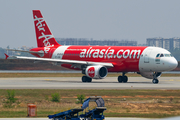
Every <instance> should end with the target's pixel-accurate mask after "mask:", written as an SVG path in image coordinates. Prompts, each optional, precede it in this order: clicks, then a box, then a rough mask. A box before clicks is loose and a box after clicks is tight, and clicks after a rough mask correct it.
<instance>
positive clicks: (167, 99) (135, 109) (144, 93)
mask: <svg viewBox="0 0 180 120" xmlns="http://www.w3.org/2000/svg"><path fill="white" fill-rule="evenodd" d="M14 92H15V98H17V99H18V100H17V102H18V103H19V104H14V106H15V107H14V108H4V107H3V104H4V103H3V101H4V100H5V98H6V95H7V90H2V89H1V90H0V117H1V118H3V117H26V116H27V103H35V104H36V105H37V117H47V115H50V114H54V113H58V112H61V111H64V110H68V109H72V108H80V106H81V104H76V102H77V95H78V94H79V95H80V94H83V95H85V96H86V98H87V97H89V96H94V95H97V96H102V97H103V99H104V101H105V106H106V107H107V110H106V111H105V112H104V114H105V116H106V117H145V118H164V117H170V116H178V115H180V96H179V93H180V90H84V89H83V90H81V89H72V90H53V89H42V90H41V89H33V90H31V89H23V90H14ZM54 93H58V94H60V96H61V98H60V102H52V101H51V98H52V96H51V95H52V94H54ZM124 98H125V100H124ZM172 98H173V99H172ZM159 101H160V102H159ZM95 105H96V104H95V103H90V108H93V107H95Z"/></svg>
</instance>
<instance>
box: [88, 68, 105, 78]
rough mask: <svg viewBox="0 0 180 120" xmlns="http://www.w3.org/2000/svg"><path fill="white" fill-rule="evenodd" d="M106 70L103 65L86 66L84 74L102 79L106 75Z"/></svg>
mask: <svg viewBox="0 0 180 120" xmlns="http://www.w3.org/2000/svg"><path fill="white" fill-rule="evenodd" d="M107 73H108V70H107V68H106V67H104V66H99V65H98V66H88V67H87V68H86V70H85V74H86V76H88V77H90V78H93V79H103V78H105V77H106V76H107Z"/></svg>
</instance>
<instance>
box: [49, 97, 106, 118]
mask: <svg viewBox="0 0 180 120" xmlns="http://www.w3.org/2000/svg"><path fill="white" fill-rule="evenodd" d="M89 102H96V104H97V107H95V108H94V109H91V110H90V109H89ZM86 108H88V111H87V112H86ZM83 110H84V111H85V113H82V114H81V115H79V114H80V112H82V111H83ZM105 110H106V107H104V100H103V99H102V98H101V97H100V96H91V97H89V98H88V99H86V100H85V101H84V103H83V105H82V107H81V108H79V109H70V110H67V111H63V112H60V113H57V114H54V115H49V116H48V117H49V119H54V120H104V119H105V117H104V115H103V112H104V111H105Z"/></svg>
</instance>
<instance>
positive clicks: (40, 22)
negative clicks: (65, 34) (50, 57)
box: [34, 15, 54, 47]
mask: <svg viewBox="0 0 180 120" xmlns="http://www.w3.org/2000/svg"><path fill="white" fill-rule="evenodd" d="M34 17H35V18H34V21H37V23H36V27H37V28H38V30H39V31H42V32H41V35H42V36H39V37H38V39H42V38H43V39H44V40H43V43H44V46H46V47H47V46H54V45H51V43H50V42H49V39H51V38H53V35H45V34H44V33H43V32H45V29H44V26H45V24H43V22H44V19H43V18H38V17H37V16H36V15H35V16H34Z"/></svg>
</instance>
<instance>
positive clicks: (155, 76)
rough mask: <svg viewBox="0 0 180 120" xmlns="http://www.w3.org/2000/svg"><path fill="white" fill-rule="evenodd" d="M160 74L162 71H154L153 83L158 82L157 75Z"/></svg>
mask: <svg viewBox="0 0 180 120" xmlns="http://www.w3.org/2000/svg"><path fill="white" fill-rule="evenodd" d="M160 75H161V72H154V74H153V80H152V83H154V84H158V83H159V80H158V79H157V77H159V76H160Z"/></svg>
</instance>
